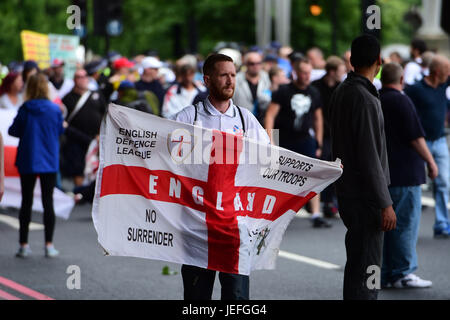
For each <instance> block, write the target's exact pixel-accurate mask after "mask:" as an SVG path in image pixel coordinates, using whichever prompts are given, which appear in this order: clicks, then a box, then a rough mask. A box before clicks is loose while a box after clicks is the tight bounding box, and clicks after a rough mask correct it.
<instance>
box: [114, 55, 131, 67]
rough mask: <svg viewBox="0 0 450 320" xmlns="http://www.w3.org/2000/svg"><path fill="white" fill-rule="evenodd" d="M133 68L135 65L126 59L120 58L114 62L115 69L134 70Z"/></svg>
mask: <svg viewBox="0 0 450 320" xmlns="http://www.w3.org/2000/svg"><path fill="white" fill-rule="evenodd" d="M133 67H134V63H133V62H131V61H130V60H128V59H127V58H125V57H122V58H119V59H117V60H116V61H114V69H120V68H133Z"/></svg>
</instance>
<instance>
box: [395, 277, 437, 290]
mask: <svg viewBox="0 0 450 320" xmlns="http://www.w3.org/2000/svg"><path fill="white" fill-rule="evenodd" d="M432 284H433V283H432V282H431V281H429V280H423V279H421V278H419V277H418V276H416V275H415V274H412V273H410V274H408V275H407V276H405V277H403V278H401V279H398V280H397V281H395V282H394V284H393V286H394V288H399V289H401V288H428V287H431V285H432Z"/></svg>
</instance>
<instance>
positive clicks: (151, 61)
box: [141, 57, 163, 69]
mask: <svg viewBox="0 0 450 320" xmlns="http://www.w3.org/2000/svg"><path fill="white" fill-rule="evenodd" d="M141 65H142V68H144V69H148V68H151V69H159V68H161V67H162V65H163V64H162V62H161V61H159V60H158V59H156V58H155V57H145V58H144V59H143V60H142V62H141Z"/></svg>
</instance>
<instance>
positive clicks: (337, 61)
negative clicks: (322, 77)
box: [325, 56, 345, 72]
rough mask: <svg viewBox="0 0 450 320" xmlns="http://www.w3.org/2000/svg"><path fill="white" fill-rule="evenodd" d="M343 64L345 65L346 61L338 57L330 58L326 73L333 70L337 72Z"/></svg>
mask: <svg viewBox="0 0 450 320" xmlns="http://www.w3.org/2000/svg"><path fill="white" fill-rule="evenodd" d="M341 64H342V65H344V64H345V63H344V60H342V59H341V58H339V57H338V56H329V57H328V59H327V63H326V65H325V70H326V72H329V71H331V70H333V71H336V70H337V69H338V68H339V66H340V65H341Z"/></svg>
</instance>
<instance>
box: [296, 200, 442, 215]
mask: <svg viewBox="0 0 450 320" xmlns="http://www.w3.org/2000/svg"><path fill="white" fill-rule="evenodd" d="M422 205H423V206H427V207H433V208H434V207H436V201H434V199H433V198H430V197H422ZM447 209H449V210H450V203H448V204H447ZM295 217H296V218H300V219H308V218H311V214H310V213H308V211H307V210H305V209H304V208H301V209H300V210H299V211H298V212H297V214H296V215H295ZM337 217H339V214H338V215H337Z"/></svg>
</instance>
